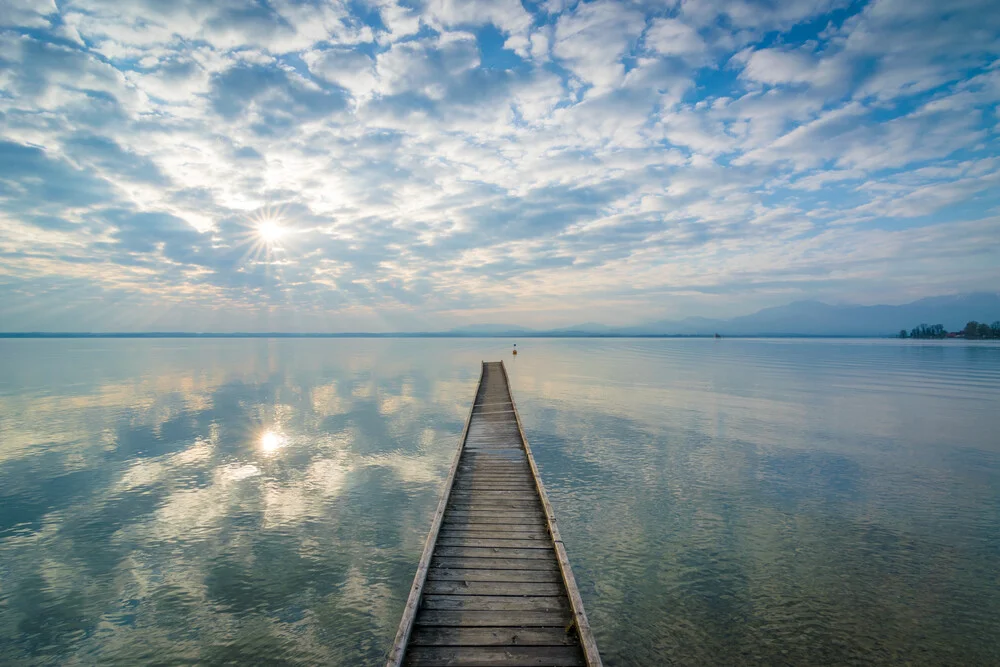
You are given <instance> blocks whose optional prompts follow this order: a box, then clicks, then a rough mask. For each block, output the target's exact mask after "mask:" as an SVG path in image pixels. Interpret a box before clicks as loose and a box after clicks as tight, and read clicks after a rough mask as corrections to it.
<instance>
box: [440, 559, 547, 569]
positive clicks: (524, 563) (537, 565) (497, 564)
mask: <svg viewBox="0 0 1000 667" xmlns="http://www.w3.org/2000/svg"><path fill="white" fill-rule="evenodd" d="M434 568H450V569H453V570H464V569H480V568H489V569H493V570H541V571H545V572H558V571H559V563H558V562H557V561H556V559H555V556H553V557H552V558H551V559H548V560H543V559H541V558H442V557H439V556H435V557H434V558H433V559H431V569H432V570H433V569H434Z"/></svg>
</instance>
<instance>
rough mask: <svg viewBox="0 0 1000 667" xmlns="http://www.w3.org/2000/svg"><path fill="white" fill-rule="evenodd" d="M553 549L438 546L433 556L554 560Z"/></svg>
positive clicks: (550, 547) (550, 546)
mask: <svg viewBox="0 0 1000 667" xmlns="http://www.w3.org/2000/svg"><path fill="white" fill-rule="evenodd" d="M555 554H556V552H555V549H553V548H552V545H549V548H548V549H545V548H542V549H538V548H534V547H532V548H531V549H518V548H509V547H475V546H473V547H469V546H455V547H452V546H448V545H441V544H439V545H438V548H437V549H435V550H434V555H435V556H440V557H441V558H536V559H549V558H555Z"/></svg>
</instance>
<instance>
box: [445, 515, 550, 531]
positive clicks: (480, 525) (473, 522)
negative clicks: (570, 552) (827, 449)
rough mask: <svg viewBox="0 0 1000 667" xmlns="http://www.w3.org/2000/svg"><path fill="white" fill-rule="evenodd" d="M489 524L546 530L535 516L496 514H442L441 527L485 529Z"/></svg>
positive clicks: (544, 525) (543, 522) (450, 528)
mask: <svg viewBox="0 0 1000 667" xmlns="http://www.w3.org/2000/svg"><path fill="white" fill-rule="evenodd" d="M490 526H499V527H501V528H506V527H522V528H536V529H542V530H545V531H548V529H549V527H548V524H546V523H545V521H543V520H542V519H540V518H539V517H537V516H526V517H511V516H504V515H502V514H496V515H492V516H487V517H467V516H465V517H461V516H455V515H454V514H447V513H446V514H445V515H444V524H443V525H442V528H444V529H447V530H461V529H469V530H486V529H488V528H489V527H490Z"/></svg>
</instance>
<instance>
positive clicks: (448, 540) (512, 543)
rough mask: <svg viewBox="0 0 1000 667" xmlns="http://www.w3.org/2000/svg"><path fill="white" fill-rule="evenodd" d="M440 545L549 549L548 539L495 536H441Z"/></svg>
mask: <svg viewBox="0 0 1000 667" xmlns="http://www.w3.org/2000/svg"><path fill="white" fill-rule="evenodd" d="M438 545H440V546H442V547H498V548H506V549H551V548H552V544H551V542H549V541H548V540H504V539H499V538H496V537H442V538H441V539H440V540H438Z"/></svg>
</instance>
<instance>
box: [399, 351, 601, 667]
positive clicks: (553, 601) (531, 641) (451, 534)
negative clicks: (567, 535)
mask: <svg viewBox="0 0 1000 667" xmlns="http://www.w3.org/2000/svg"><path fill="white" fill-rule="evenodd" d="M401 665H480V666H485V665H510V666H513V665H552V666H559V665H586V666H588V667H598V666H600V665H601V658H600V656H599V655H598V652H597V644H596V643H595V642H594V637H593V635H592V634H591V631H590V625H589V624H588V623H587V615H586V614H585V613H584V611H583V600H582V599H581V598H580V593H579V591H578V590H577V588H576V581H575V580H574V579H573V572H572V570H570V565H569V559H568V558H567V557H566V549H565V548H564V547H563V543H562V539H561V538H560V536H559V529H558V528H557V527H556V522H555V517H554V516H553V514H552V507H551V506H550V505H549V501H548V498H547V497H546V495H545V488H544V486H543V485H542V480H541V478H540V477H539V474H538V467H537V466H536V465H535V459H534V458H533V457H532V455H531V448H530V447H529V446H528V440H527V438H525V437H524V430H523V429H522V428H521V419H520V417H519V416H518V414H517V407H516V406H515V405H514V399H513V396H512V395H511V392H510V385H509V383H508V381H507V369H506V368H505V367H504V365H503V362H484V363H483V366H482V373H481V375H480V377H479V385H478V387H477V389H476V394H475V400H474V401H473V405H472V410H471V411H470V412H469V417H468V419H467V420H466V422H465V429H464V430H463V432H462V441H461V445H460V446H459V450H458V453H457V454H456V456H455V461H454V463H452V466H451V471H450V473H449V475H448V479H447V482H446V483H445V490H444V493H443V494H442V496H441V502H440V503H439V504H438V508H437V512H435V514H434V520H433V522H432V523H431V529H430V532H429V533H428V535H427V542H426V544H425V545H424V552H423V555H422V556H421V558H420V563H419V565H418V566H417V574H416V576H415V577H414V578H413V587H412V588H411V589H410V597H409V599H408V600H407V602H406V608H405V610H404V611H403V619H402V621H400V624H399V631H398V632H397V633H396V640H395V642H394V643H393V646H392V649H391V652H390V654H389V660H388V662H387V667H398V666H401Z"/></svg>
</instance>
